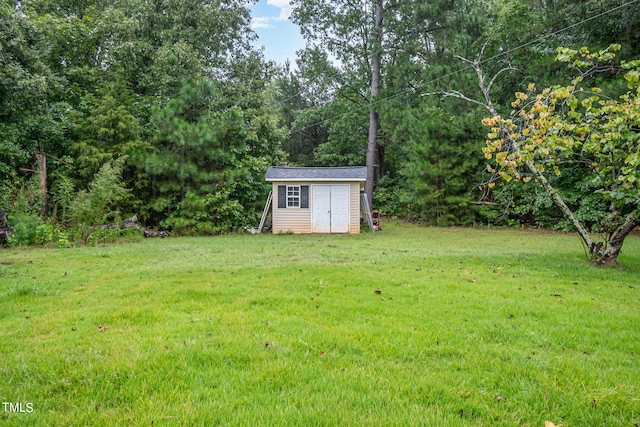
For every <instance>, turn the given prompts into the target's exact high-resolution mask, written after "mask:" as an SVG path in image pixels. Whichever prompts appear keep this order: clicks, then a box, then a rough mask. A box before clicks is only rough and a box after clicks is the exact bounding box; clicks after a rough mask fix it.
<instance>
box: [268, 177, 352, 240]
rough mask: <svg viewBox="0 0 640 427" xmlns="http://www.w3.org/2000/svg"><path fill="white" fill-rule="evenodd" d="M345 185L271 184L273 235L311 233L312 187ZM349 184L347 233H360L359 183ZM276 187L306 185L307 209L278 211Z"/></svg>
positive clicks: (310, 183) (333, 183)
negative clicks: (307, 189) (307, 193)
mask: <svg viewBox="0 0 640 427" xmlns="http://www.w3.org/2000/svg"><path fill="white" fill-rule="evenodd" d="M319 184H329V185H339V184H345V183H340V182H315V181H314V182H305V181H301V182H286V183H285V182H277V181H275V182H273V202H272V204H271V205H272V206H273V208H272V209H273V210H272V217H273V228H272V232H273V233H289V232H290V233H311V203H312V202H311V200H312V198H313V185H319ZM348 184H349V204H350V209H349V233H355V234H357V233H360V187H361V186H362V184H361V183H359V182H351V183H348ZM278 185H308V186H309V209H302V208H286V209H278Z"/></svg>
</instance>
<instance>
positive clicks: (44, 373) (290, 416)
mask: <svg viewBox="0 0 640 427" xmlns="http://www.w3.org/2000/svg"><path fill="white" fill-rule="evenodd" d="M383 225H384V226H385V227H384V230H383V231H382V232H380V233H378V234H377V235H376V236H375V237H374V236H371V235H369V234H362V235H359V236H295V235H256V236H248V235H230V236H222V237H214V238H179V239H178V238H176V239H165V240H155V239H149V240H140V241H137V242H129V243H122V244H119V245H114V246H109V247H82V248H73V249H10V250H2V251H0V375H1V377H2V381H1V382H0V400H1V401H2V402H13V403H22V404H23V405H26V404H27V403H30V404H31V405H32V407H33V411H32V412H28V411H24V412H22V413H21V412H15V411H13V412H12V411H8V410H7V407H6V406H5V407H4V410H3V407H2V406H0V424H2V425H9V426H24V425H35V426H57V425H65V426H71V425H73V426H85V425H91V426H114V425H121V426H132V425H136V426H138V425H139V426H149V425H153V426H176V425H182V426H214V425H232V426H245V425H246V426H255V425H309V426H313V425H318V426H325V425H326V426H333V425H343V426H361V425H372V426H373V425H375V426H379V425H389V426H408V425H426V426H489V425H500V426H544V422H545V420H550V421H552V422H554V423H555V424H560V423H562V424H563V425H564V426H565V427H568V426H605V425H606V426H633V425H637V424H638V423H640V238H638V237H630V238H628V241H627V242H625V246H624V248H623V254H622V256H621V257H620V261H621V262H622V263H623V264H624V265H625V266H626V268H625V269H623V270H617V269H597V268H594V267H591V266H589V265H588V264H587V262H586V261H585V257H584V251H583V249H582V247H581V246H580V242H579V240H578V238H577V237H576V236H573V235H559V234H552V233H546V232H540V231H525V230H506V229H484V230H478V229H459V228H446V229H443V228H419V227H416V226H410V225H401V224H388V223H385V224H383ZM376 291H379V293H378V292H376ZM14 409H15V407H14Z"/></svg>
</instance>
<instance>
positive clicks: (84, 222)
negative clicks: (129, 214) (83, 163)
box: [68, 157, 129, 234]
mask: <svg viewBox="0 0 640 427" xmlns="http://www.w3.org/2000/svg"><path fill="white" fill-rule="evenodd" d="M125 161H126V158H125V157H120V158H118V159H116V160H114V161H111V162H108V163H105V164H104V165H102V167H101V168H100V171H98V173H97V174H96V176H95V177H94V178H93V180H92V181H91V183H90V184H89V187H88V188H87V189H86V190H81V191H79V192H78V193H77V194H76V197H75V199H74V200H73V201H72V202H71V204H70V205H69V207H68V209H69V220H70V221H71V223H72V224H73V226H74V227H75V228H76V229H77V231H79V232H80V233H81V234H84V233H86V231H85V230H84V229H85V228H86V227H87V226H97V225H100V224H106V223H109V222H112V221H116V220H117V219H119V218H120V210H119V208H120V206H121V205H122V204H123V203H124V202H125V200H126V197H127V195H128V193H129V191H128V190H127V189H126V188H124V187H123V186H122V171H123V169H124V165H125Z"/></svg>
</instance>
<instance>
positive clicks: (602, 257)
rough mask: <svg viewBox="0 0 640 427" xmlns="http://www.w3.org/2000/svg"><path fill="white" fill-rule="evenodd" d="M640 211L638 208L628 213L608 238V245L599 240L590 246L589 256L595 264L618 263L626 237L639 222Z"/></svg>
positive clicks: (613, 264) (611, 264) (608, 264)
mask: <svg viewBox="0 0 640 427" xmlns="http://www.w3.org/2000/svg"><path fill="white" fill-rule="evenodd" d="M639 213H640V211H638V210H636V211H634V212H631V213H630V214H629V215H627V216H626V217H625V218H624V221H623V222H622V224H620V226H619V227H618V228H617V229H616V230H615V231H614V232H613V233H611V235H610V236H609V237H608V238H607V243H606V245H604V244H602V243H601V242H597V243H595V244H593V245H592V246H591V247H590V248H589V257H590V260H591V262H592V263H593V264H594V265H597V266H616V265H618V255H620V250H621V249H622V244H623V243H624V239H625V238H626V237H627V236H628V235H629V234H630V233H631V231H633V229H634V228H635V226H636V224H637V223H638V215H639Z"/></svg>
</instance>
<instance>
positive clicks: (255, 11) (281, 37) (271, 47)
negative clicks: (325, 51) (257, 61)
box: [251, 0, 304, 65]
mask: <svg viewBox="0 0 640 427" xmlns="http://www.w3.org/2000/svg"><path fill="white" fill-rule="evenodd" d="M289 1H290V0H260V1H259V2H258V3H257V4H255V5H253V6H252V7H251V10H252V15H253V19H252V21H251V27H252V28H253V30H254V31H255V32H256V33H257V34H258V37H259V38H258V41H257V42H256V45H257V46H264V48H265V51H264V54H265V57H266V58H267V59H271V60H273V61H276V62H278V63H284V62H285V61H286V59H287V58H288V59H289V60H290V61H291V64H292V65H295V60H296V50H299V49H302V48H303V47H304V40H303V39H302V36H301V35H300V30H299V29H298V26H297V25H294V24H293V23H292V22H291V21H289V16H290V15H291V6H290V5H289Z"/></svg>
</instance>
